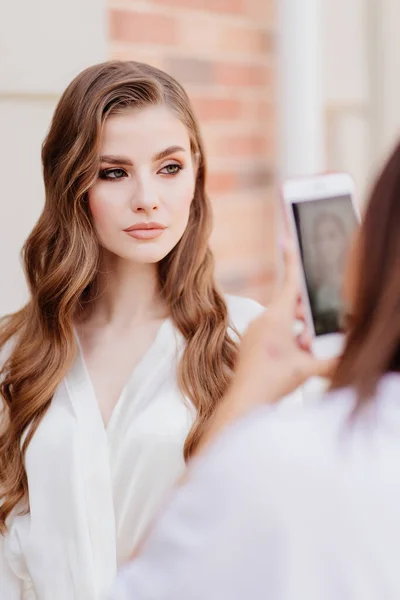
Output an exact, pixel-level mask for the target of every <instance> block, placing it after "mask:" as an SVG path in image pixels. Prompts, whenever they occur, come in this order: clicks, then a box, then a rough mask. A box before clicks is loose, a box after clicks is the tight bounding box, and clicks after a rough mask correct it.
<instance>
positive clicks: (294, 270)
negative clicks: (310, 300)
mask: <svg viewBox="0 0 400 600" xmlns="http://www.w3.org/2000/svg"><path fill="white" fill-rule="evenodd" d="M283 257H284V267H285V272H284V279H283V285H282V291H281V306H282V309H283V310H284V311H285V312H286V311H289V310H291V311H293V312H294V311H295V309H296V305H297V301H298V297H299V277H298V259H297V255H296V252H295V250H294V247H293V244H292V243H291V242H290V241H289V240H286V242H285V245H284V249H283Z"/></svg>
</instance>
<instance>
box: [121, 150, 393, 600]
mask: <svg viewBox="0 0 400 600" xmlns="http://www.w3.org/2000/svg"><path fill="white" fill-rule="evenodd" d="M288 258H289V256H288V257H287V259H288ZM287 267H288V268H287V269H286V278H285V283H284V286H283V289H282V291H281V293H280V294H279V295H278V296H277V297H276V298H275V300H274V301H272V302H271V304H270V306H269V310H268V312H266V313H265V314H264V315H263V316H261V317H260V318H259V319H258V320H257V321H255V322H254V323H253V324H252V325H251V326H250V328H249V330H248V332H247V333H246V335H245V336H244V339H243V342H242V346H241V350H240V356H239V360H238V364H237V367H236V375H235V380H234V382H233V385H232V386H231V388H230V392H229V393H228V394H227V395H226V397H225V398H224V400H223V401H221V402H220V403H219V406H218V408H217V409H216V412H215V416H214V426H213V427H212V428H210V429H209V432H208V435H207V436H205V437H204V438H203V442H202V444H203V448H204V450H206V448H207V437H208V441H209V442H210V441H211V440H212V439H214V438H215V437H216V436H217V435H218V434H219V433H220V430H221V429H222V428H223V427H224V426H226V423H227V419H228V418H229V419H230V420H231V421H234V420H235V419H237V418H238V417H240V416H243V415H245V414H246V413H249V412H250V411H251V410H253V412H252V414H250V415H249V416H248V418H247V419H242V421H241V422H239V423H237V424H236V426H235V427H232V428H231V429H230V430H228V431H226V434H224V435H221V436H220V439H218V440H217V441H216V442H215V443H214V444H213V446H212V447H209V451H207V452H204V455H203V457H202V460H198V461H196V462H194V463H193V465H192V467H191V469H190V470H189V473H188V477H187V480H186V482H185V484H184V485H183V486H182V487H181V488H180V489H179V490H178V491H177V492H176V495H175V496H174V498H173V500H172V501H171V503H169V505H168V506H167V508H166V510H165V512H164V514H163V515H162V517H161V518H160V519H159V521H158V522H157V523H156V524H155V527H154V530H153V531H152V533H151V535H150V536H149V538H148V540H147V541H146V544H145V545H144V546H143V548H142V550H141V551H139V555H138V557H137V559H136V560H134V561H133V562H132V564H131V565H128V566H126V568H125V569H123V570H122V572H121V574H120V578H119V580H118V581H117V584H116V587H115V591H114V594H113V595H112V598H113V600H150V599H152V598H157V600H203V599H205V598H206V599H207V600H221V599H228V598H229V600H249V599H251V600H265V599H267V598H271V599H273V600H306V599H307V600H382V599H383V598H385V600H398V598H400V570H399V557H400V511H399V506H400V477H399V463H400V406H399V401H400V145H399V146H398V147H397V148H396V150H395V152H394V153H393V155H392V156H391V158H390V160H389V161H388V163H387V165H386V166H385V169H384V170H383V173H382V174H381V176H380V178H379V180H378V182H377V185H376V187H375V189H374V192H373V194H372V197H371V200H370V203H369V205H368V208H367V211H366V214H365V218H364V221H363V223H362V226H361V230H360V232H359V234H357V239H356V243H355V244H354V248H353V250H352V253H351V260H350V263H349V267H348V274H347V278H346V286H345V294H346V300H347V303H348V306H349V310H350V313H351V314H350V319H349V330H348V338H347V345H346V347H345V350H344V354H343V356H342V357H341V359H340V360H339V363H338V365H337V367H336V369H335V371H334V372H333V373H334V374H333V381H332V390H331V391H330V393H328V395H327V396H326V397H323V398H321V402H315V403H312V404H310V405H308V406H306V407H302V408H301V410H300V411H299V410H297V408H293V410H292V409H290V410H288V411H278V410H275V409H274V408H275V407H273V406H262V405H263V404H274V403H275V402H277V401H278V400H279V399H280V398H281V397H282V395H284V394H287V393H289V392H290V391H291V390H293V389H295V388H296V387H297V386H299V385H301V383H302V382H303V381H304V380H306V379H307V377H309V376H311V375H317V374H324V375H327V374H328V373H329V370H330V369H332V366H333V365H332V364H331V363H329V362H321V361H318V360H316V359H315V358H313V357H312V356H311V355H310V354H308V353H307V352H304V351H303V350H302V349H301V348H300V347H299V346H298V344H297V341H296V340H295V339H294V337H293V330H292V327H291V321H292V319H293V317H294V310H295V306H296V300H297V296H298V290H299V286H298V281H297V279H298V278H297V276H296V268H295V260H294V257H293V254H290V260H287Z"/></svg>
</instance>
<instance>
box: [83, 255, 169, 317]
mask: <svg viewBox="0 0 400 600" xmlns="http://www.w3.org/2000/svg"><path fill="white" fill-rule="evenodd" d="M166 316H167V307H166V306H165V303H164V302H163V301H162V298H161V295H160V290H159V283H158V277H157V265H156V264H138V263H132V262H130V261H128V260H124V259H121V258H120V257H117V256H115V255H113V254H111V253H104V255H103V258H102V261H101V266H100V268H99V274H98V279H97V285H96V296H95V298H94V299H93V300H92V302H91V303H90V309H89V311H87V312H86V311H85V315H84V320H90V322H91V323H93V324H94V323H95V324H96V325H109V324H114V325H117V326H122V327H129V326H130V325H132V324H134V323H143V322H144V321H149V320H154V319H161V318H165V317H166Z"/></svg>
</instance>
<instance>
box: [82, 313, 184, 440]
mask: <svg viewBox="0 0 400 600" xmlns="http://www.w3.org/2000/svg"><path fill="white" fill-rule="evenodd" d="M174 333H175V331H174V326H173V323H172V320H171V319H170V318H166V319H164V320H163V322H162V323H161V325H160V326H159V328H158V331H157V333H156V336H155V338H154V340H153V342H152V343H151V345H150V346H149V348H148V349H147V350H146V352H145V353H144V354H143V356H142V357H141V358H140V359H139V361H138V362H137V363H136V365H135V366H134V367H133V370H132V371H131V373H130V375H129V377H128V380H127V382H126V383H125V385H124V387H123V389H122V391H121V393H120V395H119V397H118V400H117V402H116V403H115V406H114V408H113V410H112V413H111V416H110V418H109V420H108V423H107V424H105V423H104V420H103V417H102V414H101V410H100V406H99V403H98V400H97V397H96V392H95V389H94V385H93V382H92V379H91V377H90V374H89V370H88V368H87V366H86V362H85V357H84V354H83V349H82V345H81V342H80V340H79V336H78V334H77V332H76V330H75V338H76V342H77V346H78V353H77V357H76V362H77V367H78V368H79V372H80V373H81V377H82V378H83V379H84V380H85V381H86V388H87V393H88V395H89V397H90V401H91V402H92V403H93V404H94V406H95V407H96V409H97V413H98V417H99V419H100V422H101V425H102V427H103V429H104V431H105V433H106V434H108V433H109V432H110V431H112V430H113V429H114V427H115V423H116V422H117V421H118V417H119V415H120V413H121V409H122V406H123V404H124V400H125V398H126V397H129V398H134V397H135V396H136V392H137V391H138V390H139V388H140V387H142V386H144V384H145V381H146V380H147V379H148V378H151V377H152V375H153V373H154V370H155V369H157V370H158V368H159V366H160V361H162V359H163V357H165V356H169V355H170V348H171V336H172V335H173V334H174ZM178 338H179V336H178V335H176V341H177V343H178Z"/></svg>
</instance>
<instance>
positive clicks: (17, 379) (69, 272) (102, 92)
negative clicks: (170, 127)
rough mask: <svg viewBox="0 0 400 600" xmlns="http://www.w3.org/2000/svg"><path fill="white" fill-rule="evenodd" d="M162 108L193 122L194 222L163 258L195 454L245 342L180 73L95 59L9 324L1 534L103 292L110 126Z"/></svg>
mask: <svg viewBox="0 0 400 600" xmlns="http://www.w3.org/2000/svg"><path fill="white" fill-rule="evenodd" d="M159 104H161V105H166V106H168V107H169V108H170V109H171V110H173V111H174V112H175V114H176V115H177V116H178V118H179V119H180V120H181V121H182V122H183V123H184V124H185V125H186V127H187V130H188V132H189V135H190V140H191V148H192V153H193V156H195V157H196V164H197V172H196V185H195V193H194V198H193V202H192V205H191V210H190V216H189V222H188V226H187V229H186V231H185V233H184V235H183V237H182V239H181V240H180V242H179V243H178V244H177V246H176V247H175V248H174V249H173V250H172V251H171V252H170V253H169V254H168V256H167V257H166V258H164V259H163V260H162V261H161V262H160V263H159V265H158V273H159V283H160V293H161V294H162V296H163V298H164V299H165V301H166V304H167V306H168V307H169V311H170V315H171V317H172V319H173V322H174V323H175V325H176V327H177V328H178V330H179V331H180V332H181V333H182V334H183V336H184V338H185V340H186V348H185V350H184V354H183V357H182V360H181V363H180V369H179V383H180V387H181V390H182V392H183V393H184V394H185V395H187V396H188V397H189V398H190V399H191V400H192V401H193V403H194V405H195V406H196V408H197V418H196V420H195V423H194V425H193V427H192V429H191V431H190V433H189V435H188V437H187V439H186V443H185V447H184V455H185V458H188V457H189V456H190V455H191V454H192V453H193V451H194V449H195V448H196V446H197V444H198V442H199V440H200V438H201V436H202V434H203V432H204V431H205V428H206V427H207V422H208V420H209V419H210V416H211V415H212V413H213V411H214V409H215V406H216V405H217V403H218V401H219V400H220V399H221V397H222V396H223V394H224V392H225V390H226V389H227V386H228V384H229V382H230V379H231V374H232V370H233V367H234V362H235V358H236V354H237V345H236V343H235V342H234V341H233V340H232V339H231V338H230V336H229V333H228V324H229V323H228V314H227V307H226V304H225V301H224V299H223V297H222V296H221V294H220V293H219V291H218V289H217V287H216V284H215V280H214V260H213V256H212V253H211V251H210V249H209V246H208V243H209V236H210V233H211V226H212V223H211V209H210V204H209V200H208V198H207V195H206V191H205V181H206V164H205V157H204V148H203V143H202V139H201V135H200V132H199V128H198V125H197V122H196V119H195V116H194V114H193V110H192V108H191V105H190V102H189V99H188V97H187V95H186V93H185V91H184V90H183V88H182V87H181V86H180V85H179V84H178V83H177V82H176V81H175V80H174V79H173V78H172V77H170V76H169V75H167V74H166V73H164V72H162V71H160V70H158V69H155V68H153V67H151V66H149V65H145V64H141V63H136V62H130V61H129V62H128V61H127V62H121V61H113V62H108V63H104V64H100V65H96V66H94V67H91V68H89V69H87V70H85V71H84V72H82V73H81V74H80V75H78V77H76V79H74V81H73V82H72V83H71V84H70V85H69V87H68V88H67V89H66V91H65V92H64V94H63V96H62V97H61V99H60V101H59V103H58V106H57V108H56V111H55V114H54V117H53V120H52V123H51V127H50V131H49V133H48V135H47V138H46V139H45V141H44V144H43V148H42V162H43V174H44V183H45V191H46V199H45V206H44V209H43V212H42V214H41V216H40V218H39V221H38V223H37V224H36V226H35V228H34V230H33V231H32V233H31V235H30V236H29V238H28V240H27V241H26V243H25V246H24V248H23V259H24V265H25V272H26V277H27V281H28V285H29V291H30V300H29V302H28V304H27V305H26V306H25V307H24V308H23V309H22V310H20V311H19V312H17V313H15V314H13V315H11V316H8V317H6V318H4V319H3V321H2V322H1V326H0V350H2V349H3V348H4V347H5V346H6V345H8V344H11V346H12V349H11V352H10V354H9V356H8V358H7V359H6V361H5V363H4V365H3V366H2V368H1V371H0V381H1V387H0V394H1V396H2V398H3V404H4V410H3V415H2V419H3V427H2V430H1V435H0V530H3V531H4V530H5V526H6V518H7V516H8V515H9V514H10V512H11V511H12V510H13V509H14V508H16V507H17V505H19V504H20V503H23V505H25V504H26V506H28V504H27V502H28V501H29V498H28V485H27V474H26V471H25V468H24V455H25V452H26V449H27V447H28V445H29V443H30V441H31V440H32V436H33V435H34V434H35V431H36V429H37V427H38V425H39V423H40V421H41V419H42V418H43V416H44V414H45V413H46V410H47V409H48V407H49V405H50V403H51V401H52V398H53V395H54V393H55V391H56V389H57V386H58V385H59V384H60V382H61V381H62V379H63V378H64V376H65V375H66V373H67V371H68V370H69V369H70V367H71V365H72V362H73V360H74V357H75V355H76V351H77V348H76V341H75V337H74V320H75V318H76V316H77V314H78V311H79V308H80V307H81V306H82V304H83V303H86V302H88V301H90V300H91V299H92V298H93V297H94V294H95V287H96V278H97V273H98V265H99V258H100V249H99V243H98V240H97V237H96V234H95V230H94V227H93V224H92V219H91V215H90V212H89V209H88V202H87V193H88V190H89V189H90V188H91V186H92V185H93V184H94V182H95V181H96V179H97V177H98V173H99V166H100V165H99V151H100V140H101V134H102V128H103V125H104V122H105V120H106V119H107V117H108V116H109V115H111V114H113V113H115V112H121V111H123V110H126V109H129V108H132V107H135V108H141V107H146V106H148V105H159Z"/></svg>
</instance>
